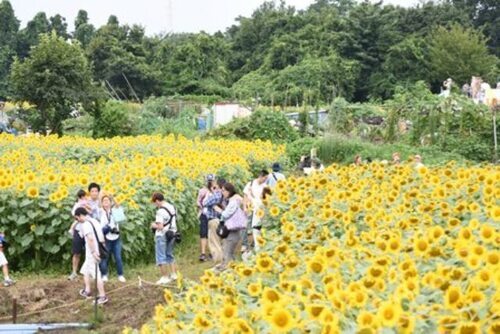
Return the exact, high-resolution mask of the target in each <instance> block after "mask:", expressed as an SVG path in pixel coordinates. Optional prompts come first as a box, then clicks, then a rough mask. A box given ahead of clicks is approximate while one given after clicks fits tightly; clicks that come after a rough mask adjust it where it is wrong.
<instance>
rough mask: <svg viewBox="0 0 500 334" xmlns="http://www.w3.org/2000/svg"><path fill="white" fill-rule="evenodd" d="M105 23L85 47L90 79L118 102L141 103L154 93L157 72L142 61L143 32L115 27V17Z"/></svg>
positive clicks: (143, 59)
mask: <svg viewBox="0 0 500 334" xmlns="http://www.w3.org/2000/svg"><path fill="white" fill-rule="evenodd" d="M109 22H110V23H109V24H107V25H105V26H102V27H101V28H99V30H98V31H97V32H96V34H95V36H94V38H92V40H91V42H90V44H89V46H88V48H87V53H88V56H89V58H90V60H91V61H92V65H93V70H94V79H95V80H96V81H99V82H102V83H104V85H106V86H108V89H110V91H112V94H114V95H115V97H119V98H120V99H137V98H139V99H141V100H142V99H144V98H145V97H148V96H150V95H156V94H158V93H159V92H160V79H159V78H160V73H159V71H158V70H157V69H156V68H154V67H153V66H152V64H151V63H149V62H148V61H147V60H146V59H147V57H146V54H147V53H148V52H149V50H146V49H145V47H144V44H143V42H144V41H143V39H144V29H143V28H141V27H138V26H134V27H132V29H130V28H129V27H128V26H119V25H118V24H117V22H118V20H117V19H116V17H115V19H111V17H110V20H109ZM109 85H111V86H112V87H113V88H110V87H109Z"/></svg>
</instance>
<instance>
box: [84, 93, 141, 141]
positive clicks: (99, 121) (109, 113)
mask: <svg viewBox="0 0 500 334" xmlns="http://www.w3.org/2000/svg"><path fill="white" fill-rule="evenodd" d="M137 113H138V108H137V107H136V105H131V104H127V103H124V102H118V101H114V100H109V101H107V102H106V104H105V105H104V107H103V108H102V110H100V113H99V117H98V118H96V119H95V120H94V129H93V135H94V137H97V138H101V137H115V136H128V135H132V134H133V132H134V125H135V124H137V121H138V116H137Z"/></svg>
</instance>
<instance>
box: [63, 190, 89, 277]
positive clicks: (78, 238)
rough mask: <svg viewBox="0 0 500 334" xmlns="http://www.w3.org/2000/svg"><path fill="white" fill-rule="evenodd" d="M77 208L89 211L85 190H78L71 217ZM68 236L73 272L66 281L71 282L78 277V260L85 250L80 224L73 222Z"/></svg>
mask: <svg viewBox="0 0 500 334" xmlns="http://www.w3.org/2000/svg"><path fill="white" fill-rule="evenodd" d="M78 208H85V209H87V211H90V206H89V203H88V200H87V194H86V193H85V190H83V189H80V190H78V192H77V193H76V203H75V205H73V208H72V209H71V216H72V217H73V216H74V215H75V211H76V209H78ZM68 232H69V234H71V236H72V237H73V245H72V248H71V250H72V255H73V257H72V266H73V270H72V272H71V275H69V277H68V280H70V281H72V280H74V279H75V278H77V277H78V274H77V272H78V266H79V265H80V258H81V256H82V254H83V251H84V250H85V239H84V238H83V234H82V231H81V227H80V224H78V221H76V220H75V221H74V222H73V224H71V227H70V229H69V231H68Z"/></svg>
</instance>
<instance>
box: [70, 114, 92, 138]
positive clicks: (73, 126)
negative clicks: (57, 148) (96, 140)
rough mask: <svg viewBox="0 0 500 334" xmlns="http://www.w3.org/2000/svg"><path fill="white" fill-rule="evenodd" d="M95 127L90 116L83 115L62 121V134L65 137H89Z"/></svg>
mask: <svg viewBox="0 0 500 334" xmlns="http://www.w3.org/2000/svg"><path fill="white" fill-rule="evenodd" d="M94 126H95V120H94V117H92V115H89V114H87V113H85V114H84V115H82V116H80V117H78V118H68V119H66V120H64V121H63V132H64V134H65V135H78V136H83V137H91V136H92V134H93V129H94Z"/></svg>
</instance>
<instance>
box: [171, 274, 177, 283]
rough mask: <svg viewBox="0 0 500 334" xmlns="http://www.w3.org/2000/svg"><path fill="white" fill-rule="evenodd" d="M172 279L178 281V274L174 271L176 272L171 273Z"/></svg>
mask: <svg viewBox="0 0 500 334" xmlns="http://www.w3.org/2000/svg"><path fill="white" fill-rule="evenodd" d="M170 279H171V280H172V281H177V274H175V273H174V274H172V275H170Z"/></svg>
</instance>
